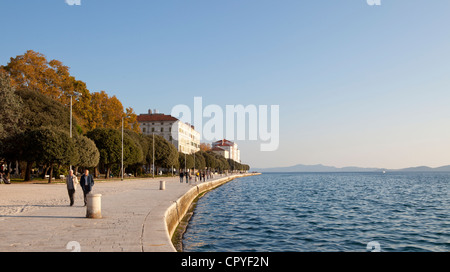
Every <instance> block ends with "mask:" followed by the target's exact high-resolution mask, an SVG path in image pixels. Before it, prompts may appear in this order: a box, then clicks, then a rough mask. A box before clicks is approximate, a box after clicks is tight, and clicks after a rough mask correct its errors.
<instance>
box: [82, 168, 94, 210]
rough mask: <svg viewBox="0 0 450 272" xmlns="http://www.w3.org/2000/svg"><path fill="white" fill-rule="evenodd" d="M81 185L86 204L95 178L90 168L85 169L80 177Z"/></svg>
mask: <svg viewBox="0 0 450 272" xmlns="http://www.w3.org/2000/svg"><path fill="white" fill-rule="evenodd" d="M80 186H81V189H83V196H84V206H86V204H87V200H86V195H87V194H89V193H90V192H91V191H92V187H93V186H94V178H93V177H92V175H90V174H89V170H88V169H86V170H84V174H83V175H82V176H81V178H80Z"/></svg>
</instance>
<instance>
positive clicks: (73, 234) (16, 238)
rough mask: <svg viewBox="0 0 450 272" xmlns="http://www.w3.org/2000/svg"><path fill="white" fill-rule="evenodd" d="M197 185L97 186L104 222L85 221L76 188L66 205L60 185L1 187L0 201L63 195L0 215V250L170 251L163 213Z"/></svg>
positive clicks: (153, 182) (142, 181)
mask: <svg viewBox="0 0 450 272" xmlns="http://www.w3.org/2000/svg"><path fill="white" fill-rule="evenodd" d="M217 178H220V177H216V178H215V179H217ZM160 180H165V181H166V190H164V191H161V190H159V181H160ZM195 185H196V184H195V183H193V185H188V184H186V183H180V181H179V178H177V177H175V178H155V179H139V180H125V181H114V182H102V183H101V182H97V183H96V184H95V186H94V190H93V193H98V194H102V216H103V218H102V219H88V218H86V217H85V215H86V207H83V206H82V205H83V204H84V203H83V200H82V192H81V189H80V188H78V191H77V192H76V194H77V196H76V201H75V205H74V206H72V207H70V206H69V205H68V204H69V203H68V196H67V190H66V186H65V185H64V184H60V185H57V184H55V185H45V184H43V185H40V184H26V185H25V184H23V185H21V184H12V185H0V197H1V195H2V194H3V195H6V194H8V191H15V192H14V193H15V194H17V191H18V190H19V191H20V190H27V193H28V194H29V191H30V190H33V191H36V192H37V193H38V194H44V195H45V194H46V192H50V191H51V194H52V195H55V194H58V195H60V196H61V198H60V199H61V200H60V201H59V202H58V201H56V202H55V201H54V202H53V203H60V204H53V205H46V204H36V205H32V204H26V205H23V207H22V206H20V205H17V207H18V208H17V212H16V213H10V214H6V213H3V214H1V213H0V251H8V252H10V251H19V252H24V251H28V252H30V251H31V252H33V251H39V252H49V251H51V252H65V251H66V252H67V251H70V250H69V249H67V245H68V243H69V242H71V241H75V242H76V243H74V244H75V245H76V244H79V245H80V250H81V251H82V252H91V251H94V252H99V251H107V252H111V251H128V252H130V251H131V252H138V251H174V250H175V249H174V247H173V245H172V243H171V242H170V239H169V238H168V236H167V234H166V227H165V222H164V213H165V211H166V210H167V208H168V207H169V206H170V205H171V204H172V203H173V202H174V201H175V200H177V199H178V198H180V197H181V196H182V195H183V194H184V193H186V192H187V191H188V190H189V189H190V188H191V187H192V186H195ZM19 195H20V192H19ZM63 199H64V200H63ZM62 201H63V202H65V203H61V202H62ZM43 203H45V202H43ZM11 206H13V205H11ZM33 206H34V207H33ZM2 207H3V208H8V207H7V205H3V206H2V205H0V208H2ZM27 208H29V211H27Z"/></svg>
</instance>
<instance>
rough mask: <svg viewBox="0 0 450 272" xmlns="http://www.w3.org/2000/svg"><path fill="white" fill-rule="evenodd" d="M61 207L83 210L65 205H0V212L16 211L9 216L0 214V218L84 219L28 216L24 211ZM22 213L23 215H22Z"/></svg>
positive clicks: (57, 216)
mask: <svg viewBox="0 0 450 272" xmlns="http://www.w3.org/2000/svg"><path fill="white" fill-rule="evenodd" d="M63 207H67V208H71V209H80V208H83V209H85V207H83V206H72V207H71V206H70V205H67V204H56V205H55V204H54V205H49V204H36V205H0V211H1V210H2V208H3V209H7V210H8V209H16V212H13V213H9V214H1V213H0V218H4V217H16V218H62V219H63V218H66V219H67V218H85V217H83V216H64V215H29V214H27V211H26V209H27V208H31V210H30V212H33V211H36V210H34V209H40V208H63ZM22 213H23V214H22Z"/></svg>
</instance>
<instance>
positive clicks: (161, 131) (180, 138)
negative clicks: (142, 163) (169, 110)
mask: <svg viewBox="0 0 450 272" xmlns="http://www.w3.org/2000/svg"><path fill="white" fill-rule="evenodd" d="M137 120H138V122H139V127H140V128H141V132H142V133H143V134H145V135H152V133H154V134H155V135H159V136H162V137H164V139H166V140H167V141H169V142H170V143H172V144H173V145H174V146H175V147H176V148H177V150H178V151H179V152H182V153H186V154H192V153H194V152H197V151H199V150H200V133H199V132H198V131H196V130H195V128H194V126H192V125H190V124H187V123H183V122H181V121H180V120H178V119H177V118H175V117H173V116H171V115H165V114H163V113H158V112H157V111H156V110H154V111H153V112H152V110H149V111H148V114H140V115H138V117H137ZM172 130H173V131H172ZM172 132H173V133H174V134H172ZM173 135H174V136H173Z"/></svg>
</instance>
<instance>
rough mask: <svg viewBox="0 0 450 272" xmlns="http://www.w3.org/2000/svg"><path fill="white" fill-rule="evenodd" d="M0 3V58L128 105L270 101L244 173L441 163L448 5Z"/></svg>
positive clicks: (388, 1)
mask: <svg viewBox="0 0 450 272" xmlns="http://www.w3.org/2000/svg"><path fill="white" fill-rule="evenodd" d="M381 3H382V4H381V6H369V5H367V3H366V1H365V0H345V1H344V0H342V1H336V0H323V1H313V0H309V1H301V0H282V1H275V0H240V1H237V0H227V1H218V0H201V1H200V0H190V1H186V0H183V1H181V0H180V1H174V0H165V1H155V0H150V1H149V0H147V1H137V0H132V1H118V0H108V1H106V0H81V6H69V5H67V4H66V3H65V1H64V0H47V1H31V0H20V1H19V0H18V1H8V0H0V14H1V16H0V24H1V25H2V34H1V42H0V64H6V63H7V62H8V61H9V58H10V57H14V56H16V55H20V54H23V53H24V52H26V50H28V49H32V50H35V51H38V52H40V53H43V54H44V55H46V56H47V58H48V59H58V60H61V61H62V62H63V63H64V64H65V65H67V66H69V67H70V68H71V73H72V75H74V76H75V77H76V78H77V79H79V80H82V81H84V82H86V83H87V86H88V88H89V89H90V90H91V91H100V90H105V91H106V92H107V93H108V94H110V95H116V96H117V97H118V98H119V99H120V100H121V101H122V103H123V104H124V106H125V107H133V108H134V109H135V111H136V112H137V113H144V112H146V111H147V110H148V109H149V108H152V109H153V108H156V109H159V110H160V111H161V112H166V113H169V112H170V111H171V109H172V107H173V106H175V105H177V104H187V105H189V106H192V105H193V98H194V96H202V97H203V104H204V105H208V104H218V105H220V106H223V107H224V108H225V105H226V104H243V105H248V104H255V105H273V104H277V105H280V147H279V149H278V150H277V151H275V152H260V151H259V144H260V143H259V142H249V141H242V142H239V144H240V147H241V152H242V159H243V162H245V163H249V164H251V165H252V166H255V167H269V166H289V165H294V164H297V163H303V164H318V163H322V164H327V165H334V166H370V167H387V168H401V167H408V166H417V165H429V166H441V165H448V164H450V152H449V151H450V143H449V142H450V128H449V124H450V107H449V105H450V103H449V102H450V92H449V86H450V77H449V76H448V74H449V72H450V69H449V68H450V29H449V28H448V26H449V25H450V17H449V16H448V11H449V10H450V2H449V1H448V0H433V1H425V0H381Z"/></svg>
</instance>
